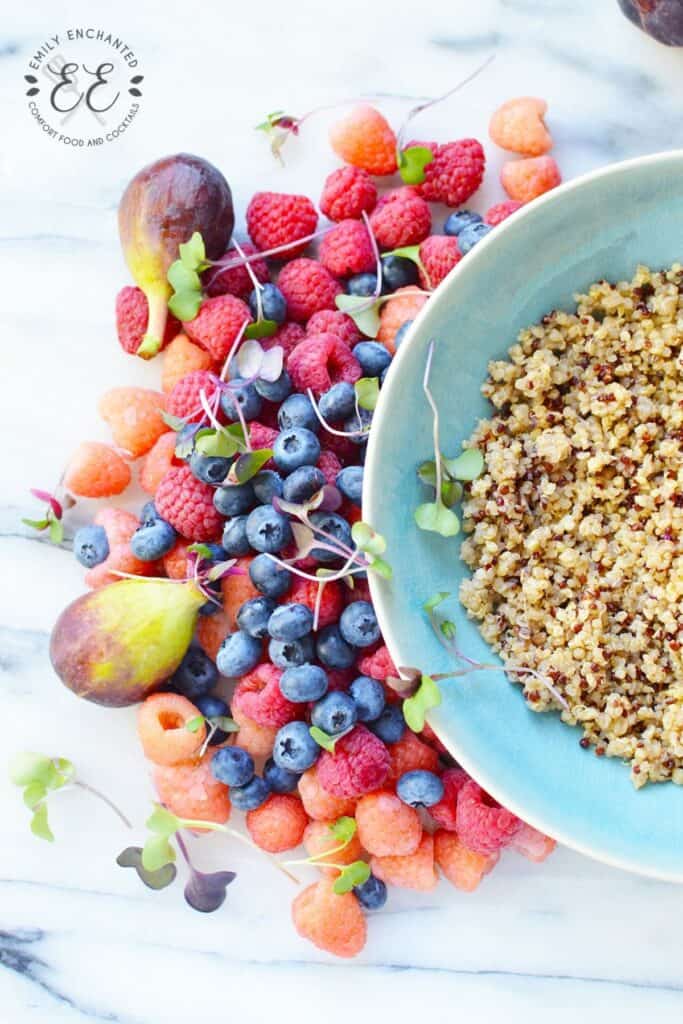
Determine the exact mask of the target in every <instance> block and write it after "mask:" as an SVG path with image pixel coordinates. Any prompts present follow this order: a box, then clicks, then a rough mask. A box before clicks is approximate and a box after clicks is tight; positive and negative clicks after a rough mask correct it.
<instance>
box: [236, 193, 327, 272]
mask: <svg viewBox="0 0 683 1024" xmlns="http://www.w3.org/2000/svg"><path fill="white" fill-rule="evenodd" d="M317 223H318V214H317V213H316V212H315V206H314V205H313V203H312V202H311V200H310V199H308V197H307V196H293V195H288V194H287V193H285V192H257V193H256V195H255V196H254V197H253V198H252V200H251V202H250V203H249V206H248V207H247V231H248V232H249V237H250V238H251V240H252V242H253V243H254V245H255V246H256V247H257V248H258V249H260V250H261V251H263V250H264V249H276V248H278V246H281V245H286V244H287V243H288V242H296V241H297V239H299V238H305V237H306V236H308V235H312V234H313V232H314V231H315V228H316V224H317ZM307 245H308V242H307V241H306V242H301V243H300V244H299V245H291V246H289V247H288V248H287V249H284V250H283V251H282V252H280V253H278V258H279V259H291V258H292V256H297V255H298V254H299V253H301V252H303V251H304V249H305V248H306V246H307Z"/></svg>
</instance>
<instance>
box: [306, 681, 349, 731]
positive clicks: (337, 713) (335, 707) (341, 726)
mask: <svg viewBox="0 0 683 1024" xmlns="http://www.w3.org/2000/svg"><path fill="white" fill-rule="evenodd" d="M357 718H358V712H357V710H356V705H355V703H354V701H353V698H352V697H349V695H348V694H347V693H342V692H341V691H340V690H332V692H331V693H327V694H326V695H325V696H324V697H323V698H322V699H321V700H319V701H318V702H317V704H314V706H313V710H312V711H311V724H312V725H315V726H317V727H318V729H322V731H323V732H326V733H328V734H329V735H330V736H337V735H338V734H339V733H342V732H346V731H347V730H348V729H351V728H352V726H354V725H355V724H356V721H357Z"/></svg>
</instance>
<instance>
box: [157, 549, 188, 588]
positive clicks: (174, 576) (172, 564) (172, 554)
mask: <svg viewBox="0 0 683 1024" xmlns="http://www.w3.org/2000/svg"><path fill="white" fill-rule="evenodd" d="M189 546H190V542H189V540H177V541H176V542H175V544H174V545H173V547H172V548H171V550H170V551H169V552H168V554H167V555H164V557H163V559H162V564H163V566H164V572H165V573H166V575H167V576H168V578H169V579H170V580H184V579H185V578H186V577H187V549H188V547H189Z"/></svg>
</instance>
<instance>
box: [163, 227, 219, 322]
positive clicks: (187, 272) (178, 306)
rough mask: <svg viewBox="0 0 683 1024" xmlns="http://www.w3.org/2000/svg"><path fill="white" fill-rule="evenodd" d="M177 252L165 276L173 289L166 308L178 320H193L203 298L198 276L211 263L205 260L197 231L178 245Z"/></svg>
mask: <svg viewBox="0 0 683 1024" xmlns="http://www.w3.org/2000/svg"><path fill="white" fill-rule="evenodd" d="M178 251H179V253H180V257H179V259H177V260H175V261H174V262H173V263H172V264H171V266H170V267H169V268H168V273H167V275H166V277H167V280H168V283H169V284H170V285H171V287H172V288H173V295H172V296H171V298H170V299H169V300H168V308H169V309H170V311H171V313H173V315H174V316H175V317H177V318H178V320H182V321H187V320H194V318H195V317H196V315H197V313H198V312H199V307H200V306H201V304H202V300H203V298H204V292H203V290H202V281H201V278H200V276H199V275H200V274H201V273H202V271H204V270H206V269H207V268H208V267H210V266H211V261H210V260H207V258H206V248H205V246H204V239H203V238H202V236H201V234H200V233H199V231H195V232H194V234H193V235H192V237H191V238H190V240H189V241H188V242H184V243H183V244H181V245H179V246H178Z"/></svg>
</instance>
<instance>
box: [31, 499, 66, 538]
mask: <svg viewBox="0 0 683 1024" xmlns="http://www.w3.org/2000/svg"><path fill="white" fill-rule="evenodd" d="M31 494H32V495H33V497H34V498H37V499H38V501H42V502H44V503H45V511H44V513H43V515H42V516H41V518H40V519H22V520H21V521H22V523H24V525H25V526H30V527H31V529H32V530H38V532H39V533H42V532H43V531H44V530H47V531H48V536H49V538H50V542H51V543H52V544H61V543H62V541H63V540H64V523H63V522H62V518H63V516H64V505H63V503H62V502H61V501H58V500H57V498H55V496H54V495H53V494H50V492H49V491H43V490H40V489H39V488H37V487H32V488H31Z"/></svg>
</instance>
